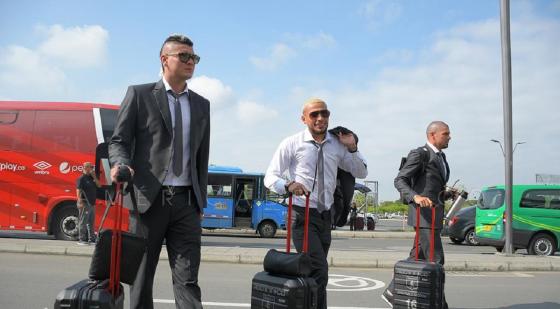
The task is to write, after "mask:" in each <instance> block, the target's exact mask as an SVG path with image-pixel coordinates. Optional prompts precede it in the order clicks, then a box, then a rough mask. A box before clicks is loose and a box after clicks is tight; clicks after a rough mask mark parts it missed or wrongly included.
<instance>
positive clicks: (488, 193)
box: [477, 189, 505, 209]
mask: <svg viewBox="0 0 560 309" xmlns="http://www.w3.org/2000/svg"><path fill="white" fill-rule="evenodd" d="M504 197H505V191H504V190H503V189H489V190H484V191H482V193H481V194H480V197H479V198H478V203H477V207H478V208H479V209H497V208H500V207H501V206H502V205H503V204H504Z"/></svg>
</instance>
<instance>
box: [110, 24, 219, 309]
mask: <svg viewBox="0 0 560 309" xmlns="http://www.w3.org/2000/svg"><path fill="white" fill-rule="evenodd" d="M159 60H160V63H161V67H162V69H163V76H162V79H161V80H160V81H158V82H156V83H149V84H144V85H134V86H130V87H129V88H128V91H127V93H126V96H125V98H124V100H123V102H122V104H121V107H120V110H119V114H118V117H117V123H116V125H115V131H114V134H113V137H112V138H111V142H110V144H109V160H110V162H111V164H112V166H113V167H112V169H111V177H112V178H113V181H116V175H117V171H118V167H119V166H120V165H125V166H127V167H128V168H129V169H130V170H131V173H132V174H133V177H134V178H133V186H132V192H131V194H130V196H131V197H132V202H133V203H134V204H135V205H136V206H137V209H138V212H139V213H140V222H137V223H136V224H133V225H132V227H133V231H134V232H137V233H139V234H140V235H143V236H146V235H147V238H148V243H147V252H146V254H145V256H144V258H143V260H142V263H141V265H140V269H139V270H138V274H137V275H136V280H135V281H134V284H133V285H132V287H131V289H130V308H148V309H151V308H153V307H154V304H153V295H152V288H153V283H154V275H155V272H156V267H157V264H158V260H159V255H160V252H161V248H162V244H163V241H164V240H165V242H166V248H167V253H168V255H169V265H170V266H171V276H172V278H173V294H174V295H175V306H176V307H177V308H184V309H197V308H202V305H201V292H200V287H199V285H198V269H199V265H200V243H201V232H202V229H201V225H200V221H201V218H202V212H203V209H204V207H206V186H207V183H208V153H209V145H210V104H209V102H208V100H207V99H205V98H203V97H202V96H200V95H198V94H197V93H196V92H194V91H192V90H190V89H189V88H188V86H187V80H188V79H190V78H191V77H192V76H193V73H194V69H195V66H196V64H198V62H199V61H200V57H199V56H198V55H196V54H195V53H194V49H193V42H192V41H191V40H190V39H189V38H187V37H186V36H184V35H179V34H175V35H171V36H169V37H168V38H167V39H166V40H165V41H164V42H163V45H162V47H161V49H160V52H159ZM129 187H130V186H129ZM132 217H134V216H132ZM123 254H126V252H123Z"/></svg>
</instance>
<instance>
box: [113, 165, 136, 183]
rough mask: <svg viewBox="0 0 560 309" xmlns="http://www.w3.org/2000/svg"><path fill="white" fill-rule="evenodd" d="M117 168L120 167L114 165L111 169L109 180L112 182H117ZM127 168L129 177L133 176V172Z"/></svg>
mask: <svg viewBox="0 0 560 309" xmlns="http://www.w3.org/2000/svg"><path fill="white" fill-rule="evenodd" d="M119 166H121V165H115V166H113V167H112V168H111V180H112V181H113V182H117V175H118V174H119ZM127 167H128V169H129V170H130V175H131V176H134V170H133V169H132V168H131V167H130V166H127Z"/></svg>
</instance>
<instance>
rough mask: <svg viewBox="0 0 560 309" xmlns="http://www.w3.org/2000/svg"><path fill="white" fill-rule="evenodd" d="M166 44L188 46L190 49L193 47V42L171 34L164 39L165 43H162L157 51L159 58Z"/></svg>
mask: <svg viewBox="0 0 560 309" xmlns="http://www.w3.org/2000/svg"><path fill="white" fill-rule="evenodd" d="M167 43H179V44H184V45H188V46H190V47H192V46H193V42H192V41H191V39H189V38H188V37H186V36H184V35H182V34H172V35H170V36H168V37H167V39H165V41H163V44H162V45H161V49H160V50H159V55H160V56H161V54H162V53H163V48H164V47H165V44H167Z"/></svg>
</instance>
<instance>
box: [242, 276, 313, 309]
mask: <svg viewBox="0 0 560 309" xmlns="http://www.w3.org/2000/svg"><path fill="white" fill-rule="evenodd" d="M251 308H253V309H256V308H267V309H268V308H274V309H284V308H286V309H296V308H297V309H308V308H317V283H316V282H315V279H313V278H309V277H307V278H305V277H291V276H282V275H276V274H270V273H268V272H266V271H261V272H260V273H257V274H256V275H255V276H254V277H253V291H252V294H251Z"/></svg>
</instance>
